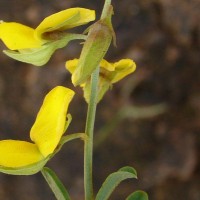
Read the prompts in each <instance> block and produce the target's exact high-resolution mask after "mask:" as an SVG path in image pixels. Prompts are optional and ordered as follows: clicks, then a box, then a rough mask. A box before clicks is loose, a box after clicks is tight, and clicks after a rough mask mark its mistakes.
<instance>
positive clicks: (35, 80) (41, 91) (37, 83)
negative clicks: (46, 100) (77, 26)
mask: <svg viewBox="0 0 200 200" xmlns="http://www.w3.org/2000/svg"><path fill="white" fill-rule="evenodd" d="M102 5H103V0H101V1H94V0H84V1H81V0H65V1H64V0H48V1H47V0H26V1H23V0H9V1H7V0H1V1H0V19H2V20H4V21H16V22H20V23H23V24H26V25H29V26H32V27H36V26H37V25H38V24H39V23H40V21H41V20H42V19H43V18H45V17H46V16H48V15H50V14H52V13H55V12H58V11H60V10H63V9H66V8H68V7H76V6H79V7H87V8H90V9H95V10H97V16H99V14H100V11H101V8H102ZM113 6H114V10H115V15H114V17H113V23H114V27H115V31H116V34H117V45H118V48H117V49H116V48H114V47H111V48H110V51H109V53H108V54H107V56H106V57H107V59H108V60H110V61H117V60H119V59H121V58H126V57H127V58H132V59H134V60H135V61H136V63H137V70H136V72H135V73H134V74H133V75H131V76H129V77H127V79H125V80H123V81H121V82H120V83H117V84H115V85H114V88H113V89H112V91H110V92H109V93H107V94H106V96H105V98H104V100H103V101H102V102H101V103H100V104H99V106H98V112H97V113H98V114H97V120H96V127H95V130H96V135H95V152H94V184H95V191H97V190H98V188H99V187H100V185H101V183H102V182H103V181H104V179H105V178H106V177H107V175H108V174H109V173H111V172H114V171H116V170H118V169H119V168H120V167H122V166H126V165H130V166H133V167H135V168H136V169H137V171H138V174H139V175H138V176H139V179H138V180H128V181H125V182H123V183H122V184H120V186H119V187H118V188H117V190H115V192H114V194H113V195H112V197H111V198H110V199H111V200H124V199H125V198H126V197H127V196H128V194H130V193H131V192H132V191H134V190H136V189H143V190H145V191H147V192H148V194H149V197H150V199H152V200H179V199H181V200H199V199H200V160H199V157H200V114H199V113H200V69H199V67H200V26H199V21H200V14H199V10H200V1H199V0H123V1H117V0H113ZM0 48H1V50H3V49H5V47H4V45H3V44H2V43H1V44H0ZM79 52H80V46H79V44H78V42H72V43H71V44H70V45H69V46H68V47H67V48H64V49H62V50H58V51H57V52H56V54H55V55H54V56H53V57H52V59H51V61H50V62H49V63H48V64H47V65H46V66H45V67H41V68H38V67H34V66H32V65H28V64H24V63H20V62H17V61H14V60H11V59H10V58H8V57H6V56H5V55H4V54H3V53H0V65H1V67H0V133H1V134H0V139H8V138H10V139H11V138H12V139H21V140H29V130H30V128H31V126H32V124H33V122H34V119H35V116H36V113H37V111H38V109H39V107H40V105H41V102H42V99H43V97H44V95H45V94H46V93H47V91H49V90H50V89H52V88H53V87H54V86H56V85H64V86H67V87H70V88H72V89H74V90H75V91H76V93H77V95H76V97H75V99H74V100H73V102H72V104H71V106H70V113H71V114H72V116H73V121H72V123H71V125H70V128H69V131H68V132H69V133H74V132H80V131H83V130H84V123H85V116H86V109H87V106H86V103H85V102H84V100H83V98H82V91H81V89H80V88H74V87H73V86H72V84H71V83H70V75H69V73H68V72H67V71H66V70H65V68H64V63H65V61H66V60H68V59H72V58H74V57H78V56H79ZM48 166H49V167H51V168H53V169H54V170H55V171H56V172H57V174H58V176H59V177H60V178H61V180H62V181H63V182H64V184H65V185H66V186H67V188H68V190H69V192H70V194H71V196H72V199H73V200H82V199H83V144H82V141H78V140H77V141H73V142H71V143H68V144H66V145H65V146H64V148H63V149H62V151H61V152H60V153H59V154H58V155H57V156H56V157H54V158H53V159H52V160H51V162H49V163H48ZM1 199H4V200H51V199H52V200H53V199H54V196H53V194H52V192H51V191H50V189H49V188H48V186H47V184H46V183H45V181H44V179H43V177H42V175H41V174H40V173H38V174H37V175H34V176H9V175H4V174H0V200H1Z"/></svg>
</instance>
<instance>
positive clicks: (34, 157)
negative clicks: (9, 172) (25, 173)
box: [0, 140, 44, 168]
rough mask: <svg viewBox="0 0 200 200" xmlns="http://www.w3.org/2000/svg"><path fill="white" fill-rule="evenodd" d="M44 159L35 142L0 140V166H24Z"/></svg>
mask: <svg viewBox="0 0 200 200" xmlns="http://www.w3.org/2000/svg"><path fill="white" fill-rule="evenodd" d="M42 159H44V157H43V156H42V154H41V153H40V152H39V150H38V147H37V145H36V144H33V143H30V142H25V141H18V140H2V141H0V166H3V167H12V168H17V167H24V166H27V165H30V164H33V163H36V162H39V161H41V160H42Z"/></svg>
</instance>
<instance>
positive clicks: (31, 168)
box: [0, 155, 52, 175]
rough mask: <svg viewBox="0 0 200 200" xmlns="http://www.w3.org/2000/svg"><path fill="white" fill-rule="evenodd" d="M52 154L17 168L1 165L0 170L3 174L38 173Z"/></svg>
mask: <svg viewBox="0 0 200 200" xmlns="http://www.w3.org/2000/svg"><path fill="white" fill-rule="evenodd" d="M51 157H52V156H51V155H49V156H48V157H46V158H45V159H44V160H41V161H40V162H37V163H34V164H31V165H27V166H25V167H18V168H11V167H3V166H0V172H2V173H5V174H11V175H32V174H36V173H38V172H39V171H40V170H41V169H42V168H43V167H44V166H45V164H46V163H47V162H48V160H49V159H50V158H51Z"/></svg>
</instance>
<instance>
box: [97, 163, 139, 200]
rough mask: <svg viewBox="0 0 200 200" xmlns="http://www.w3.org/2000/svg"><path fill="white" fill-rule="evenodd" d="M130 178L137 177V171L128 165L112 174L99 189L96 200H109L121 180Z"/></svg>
mask: <svg viewBox="0 0 200 200" xmlns="http://www.w3.org/2000/svg"><path fill="white" fill-rule="evenodd" d="M129 178H137V173H136V170H135V169H134V168H132V167H128V166H127V167H123V168H121V169H119V170H118V171H117V172H114V173H112V174H110V175H109V176H108V177H107V179H106V180H105V182H104V183H103V185H102V187H101V188H100V190H99V191H98V193H97V196H96V199H95V200H107V199H108V198H109V197H110V195H111V194H112V192H113V190H114V189H115V188H116V187H117V186H118V185H119V184H120V182H122V181H123V180H125V179H129Z"/></svg>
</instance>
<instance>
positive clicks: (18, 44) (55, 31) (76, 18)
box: [0, 8, 95, 50]
mask: <svg viewBox="0 0 200 200" xmlns="http://www.w3.org/2000/svg"><path fill="white" fill-rule="evenodd" d="M94 19H95V11H94V10H89V9H85V8H69V9H66V10H63V11H61V12H58V13H55V14H53V15H50V16H49V17H47V18H45V19H44V20H43V21H42V22H41V23H40V24H39V26H38V27H37V28H36V29H32V28H30V27H28V26H25V25H22V24H19V23H16V22H3V21H2V22H1V23H0V39H1V40H2V41H3V42H4V43H5V45H6V46H7V47H8V49H10V50H20V49H27V48H28V49H32V48H38V47H40V46H41V45H43V44H45V43H46V42H48V41H51V40H52V39H57V37H59V33H60V32H62V31H65V30H68V29H71V28H73V27H76V26H80V25H83V24H86V23H88V22H90V21H93V20H94Z"/></svg>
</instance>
